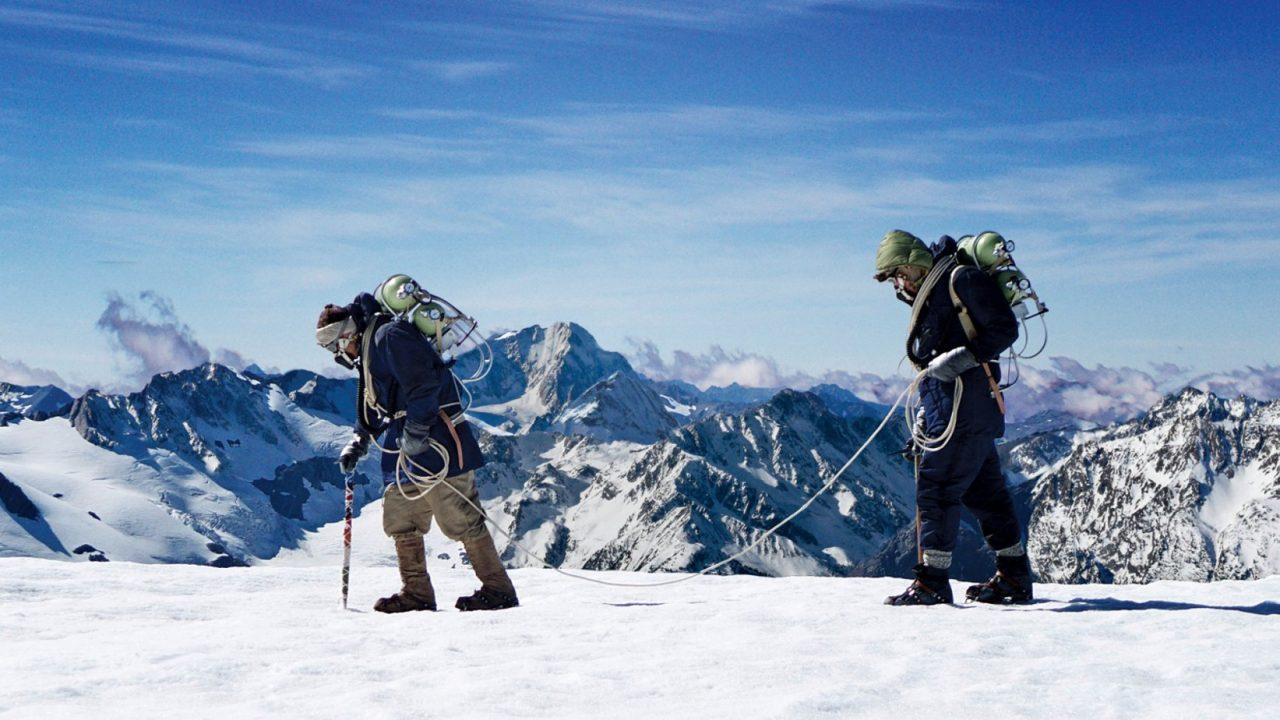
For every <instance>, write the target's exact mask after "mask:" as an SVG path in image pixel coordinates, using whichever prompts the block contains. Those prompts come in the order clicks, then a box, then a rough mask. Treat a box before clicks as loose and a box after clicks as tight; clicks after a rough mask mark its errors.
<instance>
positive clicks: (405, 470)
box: [373, 372, 961, 588]
mask: <svg viewBox="0 0 1280 720" xmlns="http://www.w3.org/2000/svg"><path fill="white" fill-rule="evenodd" d="M923 377H924V373H923V372H921V373H920V374H919V375H917V376H916V378H915V380H913V381H912V382H911V384H910V385H908V386H907V387H906V388H905V389H904V390H903V391H902V392H901V393H899V394H898V397H897V399H896V400H894V401H893V406H892V407H890V408H889V410H888V412H886V413H885V414H884V419H882V420H881V421H880V424H879V425H878V426H876V429H875V431H874V432H872V433H871V434H870V435H868V436H867V439H866V441H864V442H863V443H862V446H861V447H859V448H858V450H857V452H855V453H854V454H853V455H852V456H851V457H850V458H849V460H848V461H847V462H845V464H844V465H843V466H842V467H841V468H840V469H839V470H837V471H836V472H835V474H834V475H832V476H831V479H830V480H828V481H827V482H826V484H825V485H823V486H822V487H821V488H819V489H818V491H817V492H815V493H813V494H812V495H810V496H809V499H807V500H805V501H804V504H802V505H801V506H800V507H798V508H796V509H795V511H794V512H792V513H791V514H790V515H788V516H786V517H785V518H783V519H782V520H780V521H778V522H777V523H776V524H775V525H774V526H773V527H771V528H769V529H768V530H766V531H765V532H764V533H763V534H761V535H760V536H759V537H758V538H756V539H755V540H753V541H752V542H751V543H750V544H748V545H747V546H746V547H745V548H743V549H741V550H739V551H738V552H736V553H734V554H733V555H731V556H729V557H727V558H725V559H723V560H720V561H719V562H716V563H714V564H712V565H710V566H708V567H706V568H703V569H702V570H699V571H698V572H696V573H693V574H691V575H685V576H683V577H678V578H673V579H671V580H660V581H657V582H649V583H624V582H614V581H612V580H602V579H600V578H594V577H589V576H587V575H579V574H577V573H573V572H569V571H568V570H563V569H561V568H559V567H557V566H555V565H552V564H551V563H550V562H547V560H546V558H543V557H541V556H540V555H538V554H537V553H535V552H533V551H532V550H530V549H529V548H527V547H525V546H524V545H522V544H521V543H520V541H518V540H516V538H515V537H514V536H513V535H512V534H511V533H509V532H507V531H506V530H505V529H504V528H503V527H502V526H501V525H499V524H498V523H497V522H496V521H495V520H493V519H492V518H490V517H489V514H488V513H486V512H485V510H484V508H483V507H480V506H479V505H477V504H476V503H474V502H472V501H471V498H469V497H467V496H466V495H465V494H464V493H463V492H462V491H461V490H458V489H457V488H455V487H454V486H453V485H451V484H449V483H445V482H444V480H445V477H444V476H445V474H446V473H447V472H448V470H449V451H448V450H447V449H446V448H445V447H444V446H442V445H440V443H437V442H435V441H434V440H433V441H431V446H432V449H433V450H435V451H436V452H437V453H438V454H440V456H441V457H442V458H443V459H444V465H443V467H442V468H441V470H440V471H439V472H436V473H432V472H430V471H428V470H427V469H426V468H424V467H422V466H421V465H419V464H418V463H417V462H415V461H414V460H413V458H410V457H408V456H407V455H405V454H404V453H401V452H400V451H399V450H388V449H386V448H384V447H382V446H381V445H379V444H378V443H376V442H374V443H373V446H374V447H376V448H377V449H378V450H379V451H380V452H383V453H391V454H396V455H399V456H400V457H399V458H398V459H397V460H396V488H397V490H399V492H400V494H401V495H403V496H404V498H405V499H407V500H419V499H421V498H423V497H426V495H427V493H430V492H431V491H432V490H434V489H435V487H436V486H437V485H439V484H441V483H444V485H445V487H447V488H449V489H450V490H452V491H453V492H454V493H455V494H457V495H458V497H460V498H462V499H463V500H464V501H466V503H467V504H468V505H470V506H471V507H472V508H475V510H476V511H477V512H479V513H480V516H481V517H483V518H484V520H485V522H487V523H489V524H490V525H492V526H493V527H494V529H496V530H497V531H498V532H499V533H501V534H502V536H503V537H505V538H506V539H507V541H508V542H510V543H511V544H512V545H514V546H515V547H516V548H518V549H519V550H520V551H521V552H523V553H524V554H525V555H528V556H529V557H530V558H533V559H534V560H536V561H537V562H538V563H540V564H541V565H542V566H543V567H546V568H547V569H549V570H554V571H556V572H558V573H560V574H561V575H564V576H566V577H571V578H573V579H575V580H582V581H585V582H590V583H595V584H597V585H608V586H611V587H627V588H651V587H662V586H664V585H676V584H679V583H682V582H687V581H689V580H693V579H694V578H697V577H701V576H703V575H707V574H709V573H712V572H715V571H716V570H719V569H720V568H722V567H724V566H726V565H728V564H729V563H731V562H734V561H735V560H737V559H739V558H741V557H742V556H744V555H746V554H747V553H749V552H751V551H753V550H755V549H756V548H757V547H759V546H760V545H761V543H763V542H764V541H765V540H768V539H769V538H770V537H772V536H773V535H774V534H775V533H777V532H778V530H780V529H782V528H783V527H784V526H785V525H787V524H788V523H790V522H791V521H792V520H795V519H796V518H797V517H799V516H800V515H801V514H802V513H803V512H804V511H805V510H808V509H809V507H810V506H811V505H813V504H814V503H815V502H817V500H818V498H819V497H821V496H822V495H823V494H824V493H826V492H827V491H828V490H830V489H831V488H832V487H833V486H834V485H835V484H836V481H837V480H839V479H840V477H841V476H842V475H844V473H845V472H846V471H847V470H848V469H849V468H850V467H851V466H852V465H853V463H854V462H856V461H857V460H858V458H859V457H861V456H862V453H863V452H864V451H865V450H866V449H867V448H868V447H870V446H871V443H872V442H874V441H875V439H876V438H877V437H878V436H879V435H880V433H881V432H883V431H884V429H885V427H886V426H887V425H888V424H889V420H890V419H891V418H892V417H893V414H894V412H895V411H896V410H897V409H898V408H899V407H900V406H902V407H906V406H907V405H911V403H910V401H909V395H913V394H915V392H916V391H917V389H918V387H919V384H920V380H921V378H923ZM956 384H957V390H956V402H955V408H959V400H960V392H961V390H960V383H959V381H958V380H957V383H956ZM904 400H908V402H907V403H906V404H904V402H903V401H904ZM955 408H953V410H952V417H951V424H950V425H949V426H948V429H947V432H946V433H945V434H944V436H942V437H940V438H925V439H926V440H927V441H928V442H930V443H932V444H934V445H936V444H937V443H938V442H941V443H942V444H941V445H939V446H938V449H941V447H942V446H945V445H946V443H947V442H948V441H949V440H950V437H951V433H952V432H954V430H955V423H956V411H955ZM912 415H913V413H908V415H907V422H908V425H909V426H910V427H911V428H912V433H913V435H914V434H915V424H914V418H913V417H912ZM929 449H930V450H932V448H929ZM415 469H416V470H417V471H420V472H415ZM402 475H403V477H405V478H407V479H408V480H409V482H410V483H411V484H412V485H414V487H416V488H418V489H419V492H418V493H417V494H415V495H413V496H412V497H410V496H409V495H408V494H406V493H405V491H404V486H403V484H402V481H401V477H402Z"/></svg>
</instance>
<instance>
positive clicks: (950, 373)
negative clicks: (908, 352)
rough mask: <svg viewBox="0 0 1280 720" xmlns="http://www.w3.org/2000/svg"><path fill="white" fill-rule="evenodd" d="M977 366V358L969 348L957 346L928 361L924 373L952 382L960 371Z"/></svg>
mask: <svg viewBox="0 0 1280 720" xmlns="http://www.w3.org/2000/svg"><path fill="white" fill-rule="evenodd" d="M975 367H978V358H976V357H974V356H973V353H972V352H969V348H965V347H958V348H956V349H954V350H948V351H946V352H944V353H942V354H941V355H939V356H938V357H936V358H934V359H933V362H930V363H929V367H927V368H925V369H924V374H925V375H927V376H929V377H931V378H933V379H935V380H938V381H940V382H944V383H949V382H954V381H955V379H956V378H958V377H960V373H962V372H964V371H965V370H968V369H969V368H975Z"/></svg>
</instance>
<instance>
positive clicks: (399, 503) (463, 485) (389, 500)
mask: <svg viewBox="0 0 1280 720" xmlns="http://www.w3.org/2000/svg"><path fill="white" fill-rule="evenodd" d="M381 310H382V308H381V307H380V306H379V304H378V301H377V300H375V299H374V297H373V296H372V295H369V294H361V295H359V296H358V297H356V299H355V302H353V303H351V304H350V305H347V306H345V307H339V306H336V305H326V306H325V308H324V310H323V311H322V312H321V313H320V319H319V321H318V322H317V323H316V328H317V329H316V340H317V342H319V344H320V345H321V346H322V347H324V348H325V349H326V350H329V351H330V352H332V353H334V356H335V359H337V360H338V361H339V362H340V363H341V364H343V365H345V366H347V367H354V368H356V369H357V371H358V372H359V373H360V378H361V382H360V397H359V398H357V401H356V402H357V406H358V408H359V411H360V416H361V418H362V420H361V423H360V426H359V427H357V428H356V431H355V437H354V438H353V440H352V441H351V443H350V444H348V445H347V447H346V448H345V449H344V450H343V451H342V455H341V457H340V459H339V465H340V466H341V467H342V470H343V472H347V473H350V472H352V471H354V469H355V466H356V463H358V462H359V461H360V458H361V457H363V456H364V455H365V453H367V452H368V450H369V443H370V441H371V439H372V437H376V436H377V435H379V434H382V435H383V441H384V443H385V445H384V447H385V448H386V449H387V450H390V451H394V450H396V449H397V448H398V449H399V451H400V452H401V453H404V454H405V456H406V458H405V459H406V460H407V461H411V462H410V465H411V466H412V467H415V468H417V469H420V470H422V471H424V472H425V473H428V474H430V475H441V473H442V471H445V470H446V468H445V461H446V458H447V461H448V468H447V472H443V474H442V475H441V477H442V482H440V483H439V484H436V485H434V486H433V487H431V489H430V490H429V491H428V492H425V493H423V492H422V491H421V490H420V489H418V488H415V487H414V485H412V484H408V485H406V486H405V487H404V488H402V487H401V485H400V483H397V481H396V464H397V460H398V456H397V454H396V453H394V452H388V453H385V454H383V456H382V473H383V479H384V481H385V482H386V490H385V492H384V493H383V506H382V527H383V530H384V531H385V532H386V533H387V535H389V536H390V537H391V538H392V539H393V540H395V545H396V558H397V559H398V561H399V566H400V579H401V581H402V583H403V587H402V588H401V589H400V592H398V593H395V594H394V595H391V596H390V597H385V598H382V599H380V600H378V601H377V603H375V604H374V606H373V609H374V610H377V611H378V612H384V613H399V612H407V611H411V610H435V609H436V597H435V590H434V589H433V588H432V586H431V578H430V576H429V575H428V574H427V567H426V551H425V548H424V546H423V539H422V538H423V535H425V534H426V533H427V531H428V530H430V529H431V521H432V519H433V518H434V520H435V521H436V522H437V523H439V524H440V529H441V531H443V532H444V534H445V535H446V536H447V537H449V538H450V539H452V540H457V541H460V542H461V543H462V545H463V547H464V548H465V549H466V551H467V555H468V556H469V557H470V559H471V567H472V569H473V570H474V571H475V573H476V576H477V577H478V578H479V579H480V582H481V587H480V589H479V590H477V591H476V592H475V593H474V594H472V595H469V596H465V597H460V598H458V601H457V603H456V605H455V607H457V608H458V609H459V610H464V611H467V610H498V609H502V608H509V607H515V606H516V605H518V604H519V600H518V599H517V598H516V591H515V587H514V586H512V584H511V578H510V577H508V575H507V571H506V570H505V569H504V568H503V567H502V561H501V560H500V559H499V558H498V553H497V550H496V549H495V548H494V544H493V537H492V536H491V535H490V534H489V529H488V527H486V525H485V521H484V516H483V515H482V514H481V512H480V511H479V510H478V509H477V508H478V507H479V505H480V498H479V495H478V494H477V493H476V487H475V471H476V470H477V469H479V468H480V467H481V466H483V465H484V462H485V461H484V455H483V454H482V453H481V452H480V446H479V445H478V444H476V440H475V437H474V436H473V435H472V433H471V428H470V427H469V426H468V424H467V422H466V421H465V420H462V419H458V420H457V421H456V422H455V421H454V420H453V419H451V418H450V416H449V414H448V413H447V412H445V410H442V408H444V409H448V408H458V407H460V405H459V403H458V392H457V388H456V387H455V385H454V380H453V375H452V372H451V370H450V368H449V366H448V365H447V364H446V363H445V362H444V361H443V360H442V359H441V357H440V353H439V352H437V350H436V348H435V347H434V346H433V345H432V343H431V341H430V340H429V339H428V338H427V336H425V335H424V334H423V333H422V331H420V330H419V329H418V327H417V326H415V325H414V323H413V322H410V321H409V320H407V319H403V318H396V317H392V316H391V315H389V314H387V313H383V312H381ZM370 417H373V418H375V419H373V420H366V418H370ZM440 448H444V449H445V450H446V452H440V451H439V449H440ZM446 484H447V485H449V486H450V487H445V485H446ZM463 496H465V497H466V498H468V499H470V503H468V502H467V500H466V499H464V497H463ZM472 504H474V505H475V506H476V507H472Z"/></svg>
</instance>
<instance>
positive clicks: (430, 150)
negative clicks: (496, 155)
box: [232, 134, 492, 162]
mask: <svg viewBox="0 0 1280 720" xmlns="http://www.w3.org/2000/svg"><path fill="white" fill-rule="evenodd" d="M232 147H233V149H235V150H239V151H240V152H243V153H247V154H250V155H260V156H263V157H272V158H290V159H296V160H399V161H403V162H410V161H422V160H439V159H442V158H448V159H454V160H465V161H476V160H481V159H484V158H486V157H489V156H490V155H491V154H492V152H491V151H490V150H489V149H487V148H485V147H484V146H482V145H480V144H477V143H475V142H471V141H467V140H464V139H459V138H439V137H430V136H425V135H413V134H390V135H352V136H338V135H330V136H303V137H292V138H282V139H273V140H246V141H241V142H237V143H234V144H233V145H232Z"/></svg>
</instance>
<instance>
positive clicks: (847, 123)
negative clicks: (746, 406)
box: [0, 0, 1280, 382]
mask: <svg viewBox="0 0 1280 720" xmlns="http://www.w3.org/2000/svg"><path fill="white" fill-rule="evenodd" d="M1278 26H1280V6H1277V5H1276V4H1275V3H1230V4H1217V3H1214V4H1201V3H1178V2H1152V3H1109V2H1108V3H1084V2H1072V3H1035V4H1029V3H1003V2H948V1H946V0H939V1H936V2H932V1H927V0H922V1H919V2H894V1H892V0H864V1H853V2H821V3H817V2H804V1H801V0H793V1H783V0H777V1H774V2H755V1H743V2H734V3H710V2H693V3H674V2H652V1H647V2H645V1H642V2H634V3H624V2H607V1H601V2H558V1H555V0H527V1H520V0H512V1H510V2H469V3H456V4H455V3H423V4H414V5H405V4H386V3H367V4H366V3H347V2H313V3H300V4H278V5H277V4H272V5H271V6H270V7H266V4H263V3H236V4H222V3H219V4H212V3H209V4H189V3H181V2H169V3H155V4H151V3H113V4H110V5H109V6H108V5H107V4H101V3H74V2H72V3H39V2H37V3H28V2H18V3H12V2H4V3H0V248H2V249H3V258H2V259H0V307H3V308H5V310H6V315H7V317H8V321H7V322H5V323H3V324H0V358H4V359H7V360H9V361H21V362H24V363H26V364H28V365H30V366H33V367H39V368H48V369H50V370H53V371H56V372H57V373H59V374H61V375H62V376H63V377H67V378H70V379H72V380H74V381H75V382H101V381H107V380H110V379H113V378H120V377H122V376H124V375H127V374H128V372H129V371H130V367H129V366H128V365H127V363H125V358H123V357H122V356H121V355H120V354H119V353H118V352H116V351H113V348H112V346H111V344H110V343H109V338H108V337H107V336H106V335H105V334H104V333H102V332H101V331H99V330H98V329H97V328H96V323H97V322H98V320H99V318H100V316H102V315H103V312H104V310H106V309H107V308H108V298H109V297H111V295H112V294H113V293H116V294H119V295H121V296H122V297H123V298H124V299H125V302H126V303H135V304H139V307H143V306H145V305H146V302H145V301H141V300H139V299H138V296H139V294H140V293H143V292H148V293H154V294H155V295H156V296H159V297H162V298H167V299H168V300H169V301H171V303H172V310H173V312H174V313H175V314H176V316H177V317H178V318H180V319H181V322H183V323H185V324H186V325H188V326H189V327H190V331H191V333H192V334H193V336H194V337H195V338H198V340H199V342H200V343H202V344H203V345H205V346H207V347H209V348H230V349H232V350H234V351H236V352H238V353H240V354H242V355H243V356H245V357H248V358H250V359H253V360H257V361H259V362H261V363H263V364H266V365H274V366H278V367H313V368H318V367H323V365H324V363H325V360H324V358H323V357H322V356H320V355H319V353H318V351H317V350H316V349H315V348H314V345H313V341H312V334H311V328H312V327H313V323H314V318H315V315H316V313H317V312H318V309H319V307H320V306H322V305H323V304H324V303H325V302H330V301H345V300H347V299H349V298H350V297H351V296H353V295H354V294H355V293H356V292H357V291H360V290H364V289H371V288H372V287H373V286H374V285H375V284H376V283H377V282H378V281H379V280H381V279H382V278H383V277H384V276H386V275H388V274H391V273H392V272H400V271H405V272H409V273H411V274H414V275H416V276H418V277H419V278H420V279H421V280H422V281H423V282H424V284H426V285H427V286H428V287H430V288H431V289H433V290H434V291H436V292H439V293H441V294H444V295H445V296H446V297H449V298H451V299H452V300H454V302H456V303H457V304H458V305H460V306H462V307H463V308H465V309H467V310H468V311H469V312H471V313H472V314H474V315H476V316H477V317H478V318H479V319H480V320H481V322H482V324H484V325H486V326H488V327H518V326H524V325H528V324H531V323H535V322H538V323H548V322H552V321H555V320H561V319H564V320H575V321H577V322H580V323H582V324H583V325H585V326H586V327H587V328H589V329H590V330H592V331H593V332H594V333H595V334H596V335H597V337H598V338H599V339H600V340H601V342H602V343H603V344H604V345H606V346H607V347H614V348H619V349H622V348H625V347H627V341H628V338H636V339H646V340H652V341H653V342H655V343H656V344H657V346H658V347H659V348H661V349H662V350H663V351H666V352H670V351H673V350H676V349H684V350H690V351H695V352H699V351H703V350H705V349H706V348H708V347H710V346H712V345H719V346H723V347H726V348H742V349H746V350H750V351H755V352H760V353H763V354H766V355H769V356H771V357H774V358H777V359H778V360H779V361H780V362H781V363H782V364H783V365H784V366H785V367H787V368H790V369H794V370H801V371H807V372H813V373H817V372H821V371H823V370H827V369H837V368H838V369H845V370H867V371H874V372H892V371H893V369H894V367H895V366H896V365H897V362H898V359H899V357H900V354H901V351H900V348H901V341H902V333H903V326H904V325H905V322H906V308H905V307H904V306H902V305H901V304H899V303H897V302H896V301H895V300H894V299H893V298H892V294H891V292H890V291H888V290H887V289H886V288H884V287H883V286H877V285H876V284H875V283H873V282H872V281H871V279H870V274H871V269H870V265H871V259H872V255H873V253H874V247H875V243H876V242H877V240H878V239H879V237H880V236H881V235H882V234H883V233H884V232H885V231H886V230H888V229H891V228H896V227H901V228H904V229H907V230H910V231H912V232H915V233H916V234H918V235H921V236H922V237H925V238H926V239H930V240H932V239H935V238H936V237H937V236H938V235H940V234H943V233H951V234H954V235H960V234H963V233H972V232H977V231H980V230H984V229H991V228H994V229H998V230H1000V231H1002V232H1003V233H1004V234H1005V235H1006V236H1008V237H1010V238H1012V239H1014V240H1015V241H1016V242H1017V243H1018V246H1019V250H1018V252H1017V253H1016V256H1017V257H1018V259H1019V261H1020V264H1022V265H1023V266H1024V267H1025V269H1026V270H1027V271H1028V272H1029V274H1030V275H1031V276H1032V278H1033V280H1034V281H1035V282H1036V285H1037V287H1038V289H1039V290H1040V292H1041V294H1042V295H1043V296H1044V298H1045V299H1046V301H1047V302H1048V303H1049V305H1050V306H1051V308H1052V312H1051V314H1050V316H1049V319H1050V327H1051V330H1052V338H1051V340H1052V344H1051V352H1052V353H1053V354H1056V355H1067V356H1071V357H1073V358H1076V359H1079V360H1081V361H1082V362H1084V363H1086V364H1089V363H1106V364H1110V365H1134V366H1146V365H1147V364H1148V363H1152V362H1173V363H1177V364H1179V365H1182V366H1186V367H1192V368H1197V369H1203V370H1215V369H1227V368H1236V367H1241V366H1244V365H1250V364H1252V365H1258V364H1263V363H1276V362H1278V361H1280V352H1278V350H1277V342H1276V331H1275V328H1276V321H1275V318H1274V311H1273V309H1274V308H1275V307H1276V306H1277V304H1280V282H1277V281H1276V279H1275V277H1274V275H1273V272H1274V271H1273V270H1272V265H1273V262H1274V259H1275V257H1276V255H1277V254H1278V253H1277V251H1280V182H1278V180H1280V158H1278V156H1277V150H1276V148H1277V145H1278V142H1277V141H1278V140H1280V137H1278V135H1280V131H1278V130H1277V128H1280V117H1278V116H1280V97H1277V96H1278V95H1280V89H1278V87H1280V84H1278V83H1277V82H1276V70H1275V62H1276V58H1278V57H1280V33H1277V32H1276V28H1277V27H1278ZM149 297H150V296H149ZM152 312H153V314H154V311H152Z"/></svg>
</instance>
